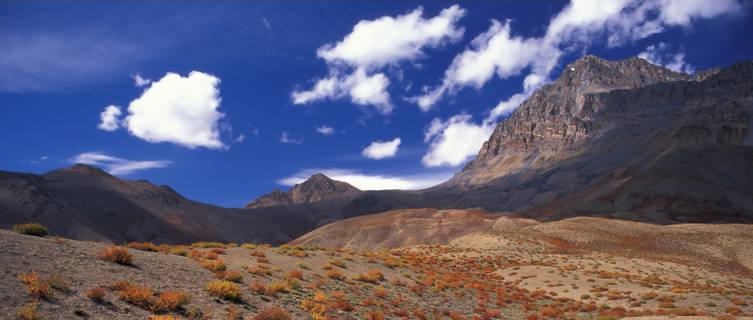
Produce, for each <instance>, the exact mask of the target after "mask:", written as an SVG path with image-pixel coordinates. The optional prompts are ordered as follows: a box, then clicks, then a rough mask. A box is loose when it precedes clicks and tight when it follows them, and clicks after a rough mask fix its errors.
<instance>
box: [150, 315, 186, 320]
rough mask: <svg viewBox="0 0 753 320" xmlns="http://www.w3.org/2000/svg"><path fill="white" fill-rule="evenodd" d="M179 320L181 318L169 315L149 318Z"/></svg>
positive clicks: (154, 319)
mask: <svg viewBox="0 0 753 320" xmlns="http://www.w3.org/2000/svg"><path fill="white" fill-rule="evenodd" d="M179 319H180V318H178V317H176V316H173V315H169V314H166V315H161V316H151V317H149V320H179Z"/></svg>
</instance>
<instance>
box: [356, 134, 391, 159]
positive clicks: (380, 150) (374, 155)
mask: <svg viewBox="0 0 753 320" xmlns="http://www.w3.org/2000/svg"><path fill="white" fill-rule="evenodd" d="M400 142H401V140H400V138H395V139H393V140H390V141H374V142H372V143H371V144H370V145H369V146H368V147H366V148H364V149H363V151H361V154H362V155H363V156H364V157H366V158H369V159H374V160H379V159H385V158H391V157H394V156H395V154H397V149H398V147H400Z"/></svg>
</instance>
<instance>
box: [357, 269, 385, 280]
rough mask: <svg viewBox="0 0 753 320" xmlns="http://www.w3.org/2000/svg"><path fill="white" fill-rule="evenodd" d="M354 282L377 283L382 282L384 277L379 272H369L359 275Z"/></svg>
mask: <svg viewBox="0 0 753 320" xmlns="http://www.w3.org/2000/svg"><path fill="white" fill-rule="evenodd" d="M356 280H358V281H363V282H370V283H377V282H379V281H382V280H384V275H383V274H382V272H381V271H379V270H376V269H374V270H370V271H368V272H366V273H362V274H359V275H358V276H356Z"/></svg>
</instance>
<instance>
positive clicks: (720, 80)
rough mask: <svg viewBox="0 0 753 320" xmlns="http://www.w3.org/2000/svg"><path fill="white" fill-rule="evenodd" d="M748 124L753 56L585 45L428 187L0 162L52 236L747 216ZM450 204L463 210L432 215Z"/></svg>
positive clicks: (242, 237)
mask: <svg viewBox="0 0 753 320" xmlns="http://www.w3.org/2000/svg"><path fill="white" fill-rule="evenodd" d="M752 127H753V62H741V63H738V64H735V65H732V66H729V67H725V68H714V69H710V70H705V71H700V72H697V73H695V74H693V75H688V74H684V73H678V72H673V71H671V70H669V69H666V68H663V67H661V66H656V65H653V64H651V63H648V62H647V61H645V60H643V59H639V58H630V59H627V60H621V61H608V60H604V59H601V58H598V57H595V56H585V57H583V58H581V59H579V60H577V61H575V62H573V63H571V64H569V65H567V66H566V67H565V68H564V69H563V71H562V73H561V75H560V76H559V78H558V79H556V80H555V81H553V82H552V83H551V84H548V85H546V86H544V87H542V88H541V89H539V90H538V91H536V92H535V93H533V94H532V95H531V96H530V97H529V98H528V99H527V100H526V101H524V102H523V103H522V104H521V105H520V107H518V108H517V109H516V110H515V111H514V112H513V113H512V114H511V115H510V116H509V117H508V118H506V119H505V120H502V121H501V122H499V124H498V125H497V126H496V128H495V130H494V132H493V133H492V135H491V136H490V138H489V139H488V141H486V142H485V143H484V144H483V146H482V148H481V150H479V153H478V155H477V156H476V157H475V159H473V160H472V161H471V162H469V163H468V164H467V165H466V166H465V167H464V168H463V169H462V171H460V172H458V173H457V174H456V175H455V176H454V177H453V178H451V179H450V180H449V181H447V182H445V183H442V184H440V185H437V186H435V187H432V188H428V189H425V190H418V191H401V190H389V191H362V190H359V189H357V188H355V187H353V186H351V185H349V184H347V183H345V182H341V181H335V180H332V179H329V178H327V177H326V176H324V175H321V174H316V175H314V176H312V177H311V178H309V179H308V180H306V181H304V182H302V183H300V184H298V185H296V186H294V187H292V188H291V189H290V190H289V191H286V192H283V191H280V190H275V191H273V192H271V193H268V194H265V195H263V196H261V197H259V198H257V199H255V200H253V201H251V202H250V203H249V204H248V205H246V207H245V208H242V209H240V208H239V209H233V208H221V207H217V206H212V205H208V204H203V203H199V202H196V201H192V200H190V199H186V198H185V197H183V196H181V195H180V194H178V193H177V192H176V191H174V190H173V189H171V188H170V187H168V186H159V185H154V184H152V183H150V182H148V181H145V180H124V179H120V178H117V177H114V176H112V175H110V174H108V173H107V172H104V171H102V170H100V169H97V168H95V167H91V166H87V165H81V164H77V165H74V166H72V167H70V168H64V169H59V170H55V171H52V172H48V173H45V174H41V175H36V174H29V173H17V172H4V171H0V227H3V228H8V227H10V226H11V225H13V224H16V223H20V222H27V221H34V222H40V223H43V224H45V225H47V226H48V227H49V228H50V229H51V231H52V232H53V233H54V234H59V235H64V236H66V237H70V238H76V239H86V240H102V241H110V242H125V241H153V242H165V243H186V242H194V241H205V240H206V241H210V240H211V241H224V242H272V243H283V242H288V241H291V240H293V239H295V238H297V237H299V236H301V235H303V234H305V233H307V232H309V231H312V230H314V229H316V228H317V227H320V226H322V225H325V224H328V223H332V222H334V224H332V225H330V227H329V228H330V229H336V227H332V226H333V225H334V226H337V225H338V224H340V223H345V222H337V221H340V220H343V219H348V218H352V219H350V220H348V221H351V222H348V223H351V224H353V222H352V221H353V219H356V223H355V224H354V225H362V223H358V219H362V221H363V222H364V223H365V221H368V219H376V218H375V217H360V216H363V215H365V214H371V213H378V212H385V211H389V210H393V209H422V208H434V209H469V208H477V209H473V210H472V212H471V211H469V212H471V213H466V215H468V216H469V217H472V218H473V219H481V220H479V221H485V222H484V223H485V224H488V223H492V224H493V221H491V222H489V221H487V220H486V219H491V218H489V217H492V218H494V219H498V218H499V217H505V216H515V217H525V218H531V219H535V220H538V221H552V220H561V219H565V218H570V217H577V216H594V217H609V218H619V219H626V220H635V221H641V222H649V223H655V224H674V223H686V222H710V223H719V222H735V223H751V222H753V196H751V195H753V132H752V130H751V128H752ZM485 211H486V212H488V214H487V213H485ZM407 212H410V211H407ZM416 212H419V213H420V212H423V213H420V214H424V215H427V214H426V212H425V211H421V210H418V211H416ZM447 212H449V213H447ZM446 214H450V215H451V216H457V214H452V211H442V214H430V215H427V218H426V219H429V220H431V219H446V217H445V218H443V217H444V216H445V215H446ZM382 216H383V217H387V216H390V217H391V216H394V217H402V219H404V218H405V212H403V213H400V214H390V215H382ZM432 217H434V218H432ZM437 217H438V218H437ZM395 219H396V218H395ZM442 221H445V220H442ZM380 223H385V222H380ZM388 223H389V222H388ZM411 225H415V224H411ZM453 232H454V231H453Z"/></svg>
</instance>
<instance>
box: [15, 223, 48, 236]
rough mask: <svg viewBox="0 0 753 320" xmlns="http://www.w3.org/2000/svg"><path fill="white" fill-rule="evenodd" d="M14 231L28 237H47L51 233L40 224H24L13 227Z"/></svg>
mask: <svg viewBox="0 0 753 320" xmlns="http://www.w3.org/2000/svg"><path fill="white" fill-rule="evenodd" d="M13 231H14V232H17V233H20V234H25V235H28V236H36V237H46V236H47V235H48V234H50V232H49V231H48V230H47V227H45V226H43V225H41V224H38V223H22V224H17V225H14V226H13Z"/></svg>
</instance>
